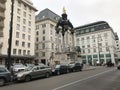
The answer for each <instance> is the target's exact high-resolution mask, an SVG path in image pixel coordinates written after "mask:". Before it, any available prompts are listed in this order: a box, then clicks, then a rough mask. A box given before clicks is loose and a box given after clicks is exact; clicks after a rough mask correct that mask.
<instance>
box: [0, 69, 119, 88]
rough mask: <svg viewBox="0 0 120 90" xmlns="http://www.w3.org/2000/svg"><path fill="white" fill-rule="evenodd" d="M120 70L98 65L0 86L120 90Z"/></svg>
mask: <svg viewBox="0 0 120 90" xmlns="http://www.w3.org/2000/svg"><path fill="white" fill-rule="evenodd" d="M119 84H120V71H119V70H117V69H116V68H107V67H97V68H96V69H94V70H89V71H82V72H75V73H68V74H64V75H60V76H51V77H50V78H42V79H38V80H33V81H30V82H20V83H15V84H10V85H6V86H3V87H0V90H120V85H119Z"/></svg>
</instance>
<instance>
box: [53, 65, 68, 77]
mask: <svg viewBox="0 0 120 90" xmlns="http://www.w3.org/2000/svg"><path fill="white" fill-rule="evenodd" d="M68 72H69V70H68V66H67V65H56V66H55V68H54V69H53V70H52V73H53V75H60V74H65V73H68Z"/></svg>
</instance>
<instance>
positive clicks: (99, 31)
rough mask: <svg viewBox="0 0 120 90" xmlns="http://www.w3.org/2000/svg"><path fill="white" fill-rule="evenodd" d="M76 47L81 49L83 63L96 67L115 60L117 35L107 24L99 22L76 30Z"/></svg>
mask: <svg viewBox="0 0 120 90" xmlns="http://www.w3.org/2000/svg"><path fill="white" fill-rule="evenodd" d="M75 30H76V46H80V48H81V57H82V62H83V63H86V64H91V65H96V64H97V63H100V64H106V63H107V62H109V61H111V62H112V63H116V60H115V56H116V55H115V52H116V50H115V48H116V43H115V34H114V32H113V30H112V28H111V27H110V26H109V25H108V23H107V22H104V21H99V22H95V23H91V24H88V25H84V26H80V27H77V28H75Z"/></svg>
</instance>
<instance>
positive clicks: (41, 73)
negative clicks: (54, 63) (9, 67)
mask: <svg viewBox="0 0 120 90" xmlns="http://www.w3.org/2000/svg"><path fill="white" fill-rule="evenodd" d="M51 74H52V69H51V68H50V67H49V66H47V65H37V66H30V67H28V68H26V69H25V70H24V71H21V72H18V73H17V74H16V77H15V79H16V80H17V81H21V80H24V81H26V82H27V81H30V80H31V79H35V78H39V77H49V76H50V75H51Z"/></svg>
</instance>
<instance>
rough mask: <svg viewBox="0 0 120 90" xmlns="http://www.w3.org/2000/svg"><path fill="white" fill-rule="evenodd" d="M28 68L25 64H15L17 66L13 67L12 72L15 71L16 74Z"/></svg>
mask: <svg viewBox="0 0 120 90" xmlns="http://www.w3.org/2000/svg"><path fill="white" fill-rule="evenodd" d="M26 68H27V67H26V66H25V65H23V64H15V65H13V67H12V70H13V73H14V74H16V73H18V72H20V71H23V70H25V69H26Z"/></svg>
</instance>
